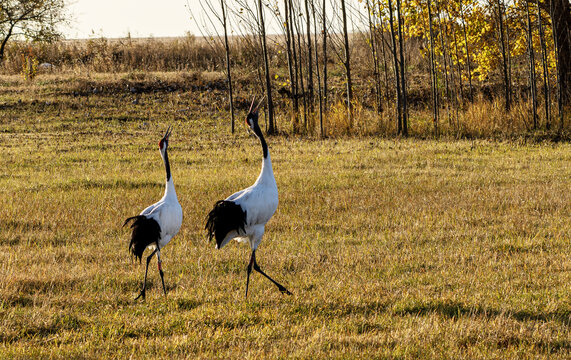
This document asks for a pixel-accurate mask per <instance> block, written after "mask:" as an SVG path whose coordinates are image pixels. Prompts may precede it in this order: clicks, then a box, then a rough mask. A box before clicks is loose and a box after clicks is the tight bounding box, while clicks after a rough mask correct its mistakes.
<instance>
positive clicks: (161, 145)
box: [159, 126, 172, 154]
mask: <svg viewBox="0 0 571 360" xmlns="http://www.w3.org/2000/svg"><path fill="white" fill-rule="evenodd" d="M171 133H172V129H171V127H170V126H169V128H168V129H167V132H166V133H165V135H164V136H163V138H162V139H161V140H160V141H159V150H160V151H161V154H164V153H165V151H167V148H168V146H169V136H170V135H171Z"/></svg>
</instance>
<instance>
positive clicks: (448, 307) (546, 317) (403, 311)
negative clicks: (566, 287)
mask: <svg viewBox="0 0 571 360" xmlns="http://www.w3.org/2000/svg"><path fill="white" fill-rule="evenodd" d="M394 313H395V314H396V315H401V316H405V315H418V316H423V315H428V314H439V315H441V316H443V317H446V318H449V319H458V318H460V317H470V316H472V317H482V318H486V319H493V318H496V317H499V316H504V317H506V318H511V319H515V320H517V321H542V322H549V321H556V322H559V323H561V324H563V325H565V326H569V325H571V309H557V310H556V311H551V312H531V311H527V310H520V311H509V310H507V311H500V310H497V309H487V308H483V307H480V306H466V305H464V304H462V303H459V302H448V301H444V302H428V303H420V304H419V303H417V304H412V305H407V306H404V307H401V308H397V309H396V310H395V311H394Z"/></svg>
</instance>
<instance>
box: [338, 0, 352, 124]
mask: <svg viewBox="0 0 571 360" xmlns="http://www.w3.org/2000/svg"><path fill="white" fill-rule="evenodd" d="M341 15H342V17H343V39H344V45H345V62H344V64H343V65H344V66H345V73H346V75H347V119H348V121H349V128H352V127H353V115H352V109H351V102H352V101H353V83H352V79H351V53H350V51H349V34H348V32H347V10H346V9H345V0H341Z"/></svg>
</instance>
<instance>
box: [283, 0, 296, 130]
mask: <svg viewBox="0 0 571 360" xmlns="http://www.w3.org/2000/svg"><path fill="white" fill-rule="evenodd" d="M290 1H291V0H285V1H284V5H285V9H284V12H285V22H286V23H285V30H286V47H287V51H286V52H287V65H288V70H289V85H290V96H291V103H292V112H293V116H294V127H295V126H297V115H298V113H299V106H298V103H297V80H296V77H295V74H296V73H295V72H294V69H295V71H297V69H296V67H297V65H294V64H295V63H296V62H295V61H294V57H295V44H293V46H292V41H295V40H294V39H292V37H293V34H292V32H291V26H290V22H291V17H290V11H289V2H290Z"/></svg>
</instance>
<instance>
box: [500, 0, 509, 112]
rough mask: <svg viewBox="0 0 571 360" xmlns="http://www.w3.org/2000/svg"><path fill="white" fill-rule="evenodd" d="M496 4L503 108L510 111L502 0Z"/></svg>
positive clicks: (507, 50)
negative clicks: (502, 77) (502, 75)
mask: <svg viewBox="0 0 571 360" xmlns="http://www.w3.org/2000/svg"><path fill="white" fill-rule="evenodd" d="M496 3H497V6H498V22H499V24H500V29H499V37H500V39H499V40H500V52H501V53H502V60H503V66H502V70H503V74H504V96H505V110H506V111H510V107H511V101H510V80H509V75H508V58H507V56H506V52H509V48H508V49H506V40H505V32H504V17H503V6H504V4H503V0H496Z"/></svg>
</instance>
